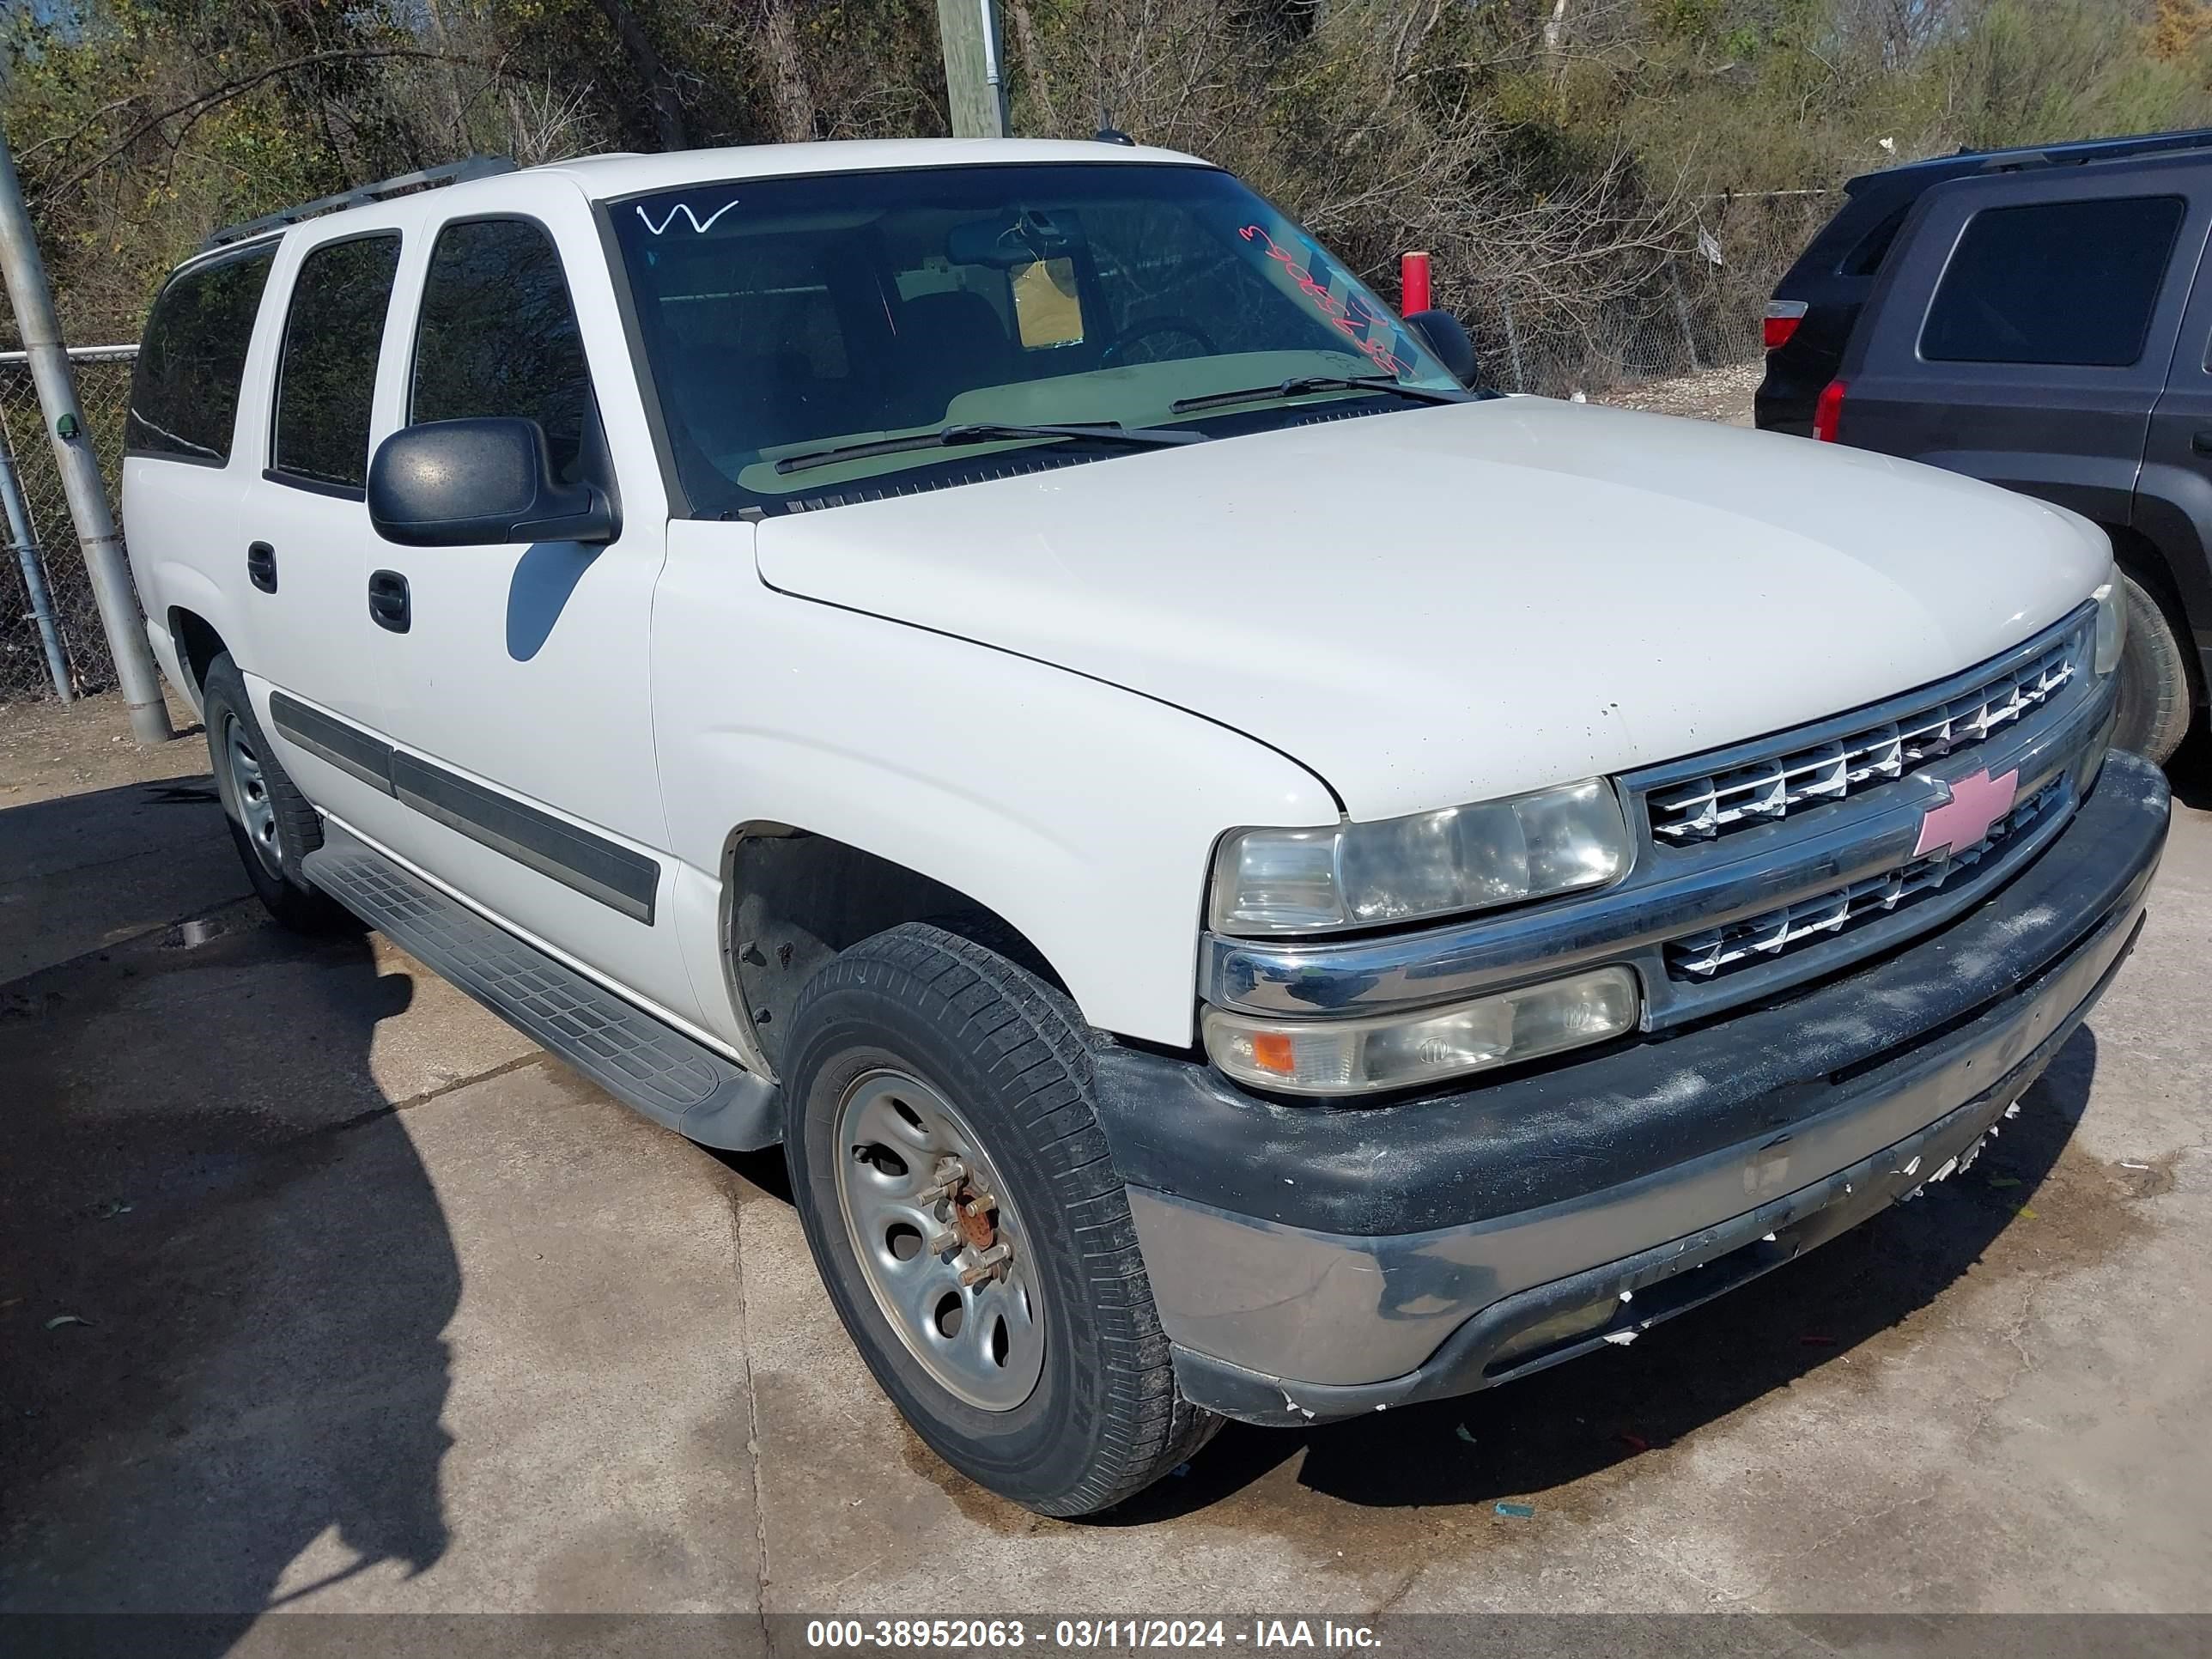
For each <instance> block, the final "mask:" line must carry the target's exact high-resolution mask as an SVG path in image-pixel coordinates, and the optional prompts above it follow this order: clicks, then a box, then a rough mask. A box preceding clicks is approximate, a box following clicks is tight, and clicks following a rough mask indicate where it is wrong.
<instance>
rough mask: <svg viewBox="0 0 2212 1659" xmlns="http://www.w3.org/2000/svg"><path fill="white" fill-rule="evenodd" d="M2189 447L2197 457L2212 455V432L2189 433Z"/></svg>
mask: <svg viewBox="0 0 2212 1659" xmlns="http://www.w3.org/2000/svg"><path fill="white" fill-rule="evenodd" d="M2189 447H2190V448H2191V449H2193V450H2195V451H2196V452H2197V453H2198V454H2199V455H2212V432H2194V433H2191V435H2190V437H2189Z"/></svg>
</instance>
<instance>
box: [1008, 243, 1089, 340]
mask: <svg viewBox="0 0 2212 1659" xmlns="http://www.w3.org/2000/svg"><path fill="white" fill-rule="evenodd" d="M1013 283H1014V321H1015V323H1016V324H1017V325H1018V326H1019V328H1020V330H1021V334H1022V346H1023V348H1024V349H1025V350H1030V351H1035V350H1036V349H1039V348H1040V347H1042V346H1064V345H1079V344H1080V343H1082V340H1083V301H1082V299H1081V297H1080V296H1079V295H1078V294H1077V292H1076V289H1075V261H1074V260H1073V259H1033V260H1031V261H1030V263H1029V264H1025V265H1024V266H1022V267H1021V268H1020V269H1019V270H1017V271H1015V272H1014V273H1013Z"/></svg>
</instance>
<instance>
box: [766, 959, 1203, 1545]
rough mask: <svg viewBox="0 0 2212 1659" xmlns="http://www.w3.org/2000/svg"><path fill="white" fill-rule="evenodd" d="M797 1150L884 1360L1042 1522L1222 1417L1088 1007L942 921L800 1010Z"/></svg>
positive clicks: (805, 1212)
mask: <svg viewBox="0 0 2212 1659" xmlns="http://www.w3.org/2000/svg"><path fill="white" fill-rule="evenodd" d="M791 1044H792V1046H791V1051H790V1065H789V1067H788V1075H787V1079H786V1100H787V1103H788V1104H787V1108H786V1110H787V1124H786V1128H785V1140H784V1146H785V1152H786V1156H787V1158H789V1159H790V1163H791V1174H792V1182H791V1184H792V1192H793V1197H794V1199H795V1200H796V1201H797V1204H798V1207H799V1219H800V1221H801V1223H802V1224H803V1225H804V1226H805V1231H806V1242H807V1244H808V1246H809V1248H810V1249H811V1250H812V1251H813V1254H814V1261H815V1265H816V1266H817V1267H819V1268H820V1270H821V1273H822V1278H823V1283H824V1284H825V1285H827V1286H828V1288H829V1297H830V1300H831V1302H832V1303H833V1304H835V1305H836V1310H837V1313H838V1316H839V1317H840V1318H841V1319H842V1320H843V1322H844V1324H845V1328H846V1330H847V1331H848V1333H849V1334H851V1336H852V1338H853V1341H854V1345H855V1346H857V1347H858V1348H859V1349H860V1356H861V1358H863V1359H865V1360H866V1362H867V1364H868V1369H869V1370H871V1371H872V1372H873V1373H874V1374H875V1377H876V1380H877V1382H878V1383H880V1384H881V1385H882V1387H883V1389H884V1393H886V1394H888V1395H890V1397H891V1400H892V1401H893V1403H895V1404H896V1406H897V1407H898V1408H899V1409H900V1411H901V1412H902V1413H904V1414H905V1416H906V1419H907V1420H908V1422H909V1423H911V1424H912V1425H914V1427H915V1431H916V1432H918V1433H919V1434H920V1435H921V1437H922V1438H923V1439H924V1440H926V1441H927V1442H928V1443H929V1445H930V1447H931V1449H933V1450H934V1451H935V1452H936V1453H937V1454H938V1455H939V1456H940V1457H942V1458H943V1459H944V1460H945V1462H948V1463H950V1464H951V1466H952V1467H953V1468H956V1469H957V1470H958V1471H959V1472H960V1473H961V1474H964V1475H966V1476H968V1477H969V1479H971V1480H975V1482H976V1483H977V1484H979V1485H981V1486H987V1487H989V1488H990V1489H991V1490H992V1491H994V1492H998V1493H1000V1494H1001V1495H1002V1496H1004V1497H1006V1498H1012V1500H1013V1501H1014V1502H1016V1503H1018V1504H1024V1505H1025V1506H1026V1507H1028V1508H1030V1509H1032V1510H1036V1511H1037V1512H1039V1513H1040V1514H1044V1515H1057V1516H1076V1515H1087V1514H1091V1513H1093V1512H1095V1511H1097V1510H1103V1509H1107V1508H1110V1507H1111V1506H1112V1505H1114V1504H1117V1503H1120V1502H1121V1500H1122V1499H1124V1498H1127V1497H1130V1496H1131V1495H1132V1494H1133V1493H1135V1492H1139V1491H1141V1490H1142V1489H1143V1488H1144V1487H1146V1486H1149V1485H1151V1484H1152V1482H1153V1481H1154V1480H1158V1478H1159V1477H1160V1476H1161V1475H1163V1474H1166V1473H1167V1472H1168V1471H1169V1470H1170V1469H1171V1468H1174V1467H1175V1466H1176V1464H1177V1463H1179V1462H1182V1461H1183V1459H1185V1458H1187V1457H1188V1456H1189V1455H1191V1454H1192V1453H1193V1452H1194V1451H1195V1450H1196V1449H1198V1448H1199V1447H1200V1446H1201V1445H1203V1444H1204V1443H1206V1441H1207V1440H1208V1439H1210V1438H1211V1437H1212V1434H1213V1431H1215V1430H1216V1429H1217V1428H1218V1426H1219V1425H1220V1419H1218V1418H1217V1417H1215V1416H1213V1415H1212V1414H1211V1413H1207V1412H1205V1411H1202V1410H1200V1409H1199V1408H1198V1407H1194V1406H1192V1405H1191V1404H1189V1403H1188V1401H1185V1400H1183V1399H1182V1395H1180V1394H1179V1393H1178V1392H1177V1391H1176V1382H1175V1369H1174V1366H1173V1364H1172V1363H1171V1362H1170V1358H1169V1354H1168V1341H1167V1338H1166V1336H1165V1334H1164V1333H1163V1332H1162V1331H1161V1329H1160V1324H1159V1316H1158V1312H1157V1310H1155V1309H1154V1307H1153V1304H1152V1291H1151V1286H1150V1285H1149V1283H1148V1282H1147V1281H1146V1277H1145V1270H1144V1263H1143V1261H1142V1258H1141V1257H1140V1256H1139V1252H1138V1249H1137V1241H1136V1232H1135V1228H1134V1226H1133V1224H1132V1222H1131V1220H1130V1218H1129V1205H1128V1200H1127V1194H1126V1192H1125V1191H1124V1189H1123V1187H1122V1184H1121V1177H1120V1176H1119V1175H1118V1174H1116V1172H1115V1169H1114V1163H1113V1158H1112V1157H1111V1155H1110V1153H1109V1150H1108V1148H1107V1146H1106V1139H1105V1136H1104V1134H1103V1132H1102V1131H1101V1130H1100V1128H1099V1127H1098V1122H1097V1116H1096V1115H1095V1113H1094V1112H1093V1110H1092V1107H1091V1048H1090V1039H1089V1036H1088V1034H1087V1032H1086V1030H1085V1027H1084V1025H1083V1024H1082V1022H1081V1019H1080V1018H1079V1016H1078V1015H1077V1014H1076V1012H1075V1010H1074V1009H1073V1006H1070V1005H1069V1004H1068V1003H1067V1001H1066V999H1065V998H1063V997H1061V996H1060V994H1058V993H1057V992H1055V991H1054V990H1053V989H1051V988H1050V987H1048V986H1047V985H1045V984H1044V982H1043V981H1041V980H1039V979H1038V978H1036V976H1035V975H1032V974H1030V973H1029V972H1028V971H1027V970H1025V969H1022V968H1018V967H1017V966H1015V965H1014V964H1013V963H1011V962H1009V961H1007V960H1006V958H1005V957H1001V956H1000V955H998V954H997V953H996V952H994V951H989V950H987V949H985V948H984V947H983V946H982V945H977V944H975V943H973V942H971V941H969V940H967V939H961V938H959V937H958V936H957V935H955V934H952V933H946V932H945V931H944V930H943V929H942V928H938V927H930V926H928V925H927V924H925V923H919V922H915V923H908V924H907V925H906V926H903V927H895V928H892V929H891V930H890V932H888V933H879V934H878V935H876V936H875V937H874V938H872V939H865V940H863V941H862V942H861V943H860V944H859V945H854V947H853V948H852V949H850V950H848V951H845V952H844V953H843V954H842V956H840V957H837V958H836V960H835V961H833V962H831V963H829V965H828V966H826V967H825V968H823V969H822V971H821V972H820V973H818V974H817V975H815V976H814V978H813V979H812V980H811V981H809V982H808V984H807V986H806V987H805V990H804V991H803V992H802V993H801V994H800V995H799V1004H798V1006H797V1007H796V1008H795V1009H794V1010H793V1014H792V1036H791Z"/></svg>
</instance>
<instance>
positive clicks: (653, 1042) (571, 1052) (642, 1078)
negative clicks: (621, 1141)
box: [304, 822, 783, 1152]
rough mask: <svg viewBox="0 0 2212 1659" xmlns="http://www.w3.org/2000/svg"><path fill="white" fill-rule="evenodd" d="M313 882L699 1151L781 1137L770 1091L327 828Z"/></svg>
mask: <svg viewBox="0 0 2212 1659" xmlns="http://www.w3.org/2000/svg"><path fill="white" fill-rule="evenodd" d="M304 867H305V869H306V870H307V874H308V876H309V877H310V878H312V879H313V882H314V884H315V885H316V886H318V887H319V888H321V889H322V890H323V891H325V893H328V894H329V895H330V896H331V897H332V898H334V899H336V900H337V902H339V903H340V904H343V905H344V906H345V908H347V909H349V910H350V911H352V912H353V913H354V914H355V915H357V916H359V917H360V918H361V919H362V921H365V922H367V923H368V925H369V926H370V927H374V928H375V929H376V930H377V931H378V932H379V933H383V934H385V935H386V937H387V938H389V939H392V941H393V942H394V943H395V944H397V945H399V946H400V947H401V948H403V949H404V950H405V951H408V952H409V953H410V954H411V955H413V956H415V957H419V958H420V959H421V960H422V962H424V963H427V964H428V966H430V967H432V968H435V969H437V971H438V972H439V974H440V975H442V976H443V977H444V978H446V979H448V980H451V981H453V983H454V984H455V985H458V986H459V987H460V988H461V989H462V990H464V991H465V992H467V993H468V994H470V995H471V996H472V997H474V998H475V999H476V1000H477V1001H478V1002H481V1003H482V1004H483V1006H485V1007H487V1008H489V1009H490V1010H491V1011H492V1012H494V1013H495V1014H497V1015H498V1016H499V1017H500V1018H502V1019H504V1020H506V1021H507V1024H510V1025H513V1027H515V1029H516V1030H520V1031H521V1032H522V1033H523V1034H524V1035H525V1036H528V1037H529V1038H531V1040H532V1041H533V1042H538V1043H539V1044H541V1045H542V1046H544V1048H549V1049H550V1050H552V1052H553V1053H554V1054H557V1055H559V1056H560V1057H561V1058H562V1060H566V1061H568V1064H569V1065H571V1066H574V1067H575V1068H576V1069H577V1070H578V1071H580V1072H581V1073H583V1074H584V1075H585V1076H586V1077H587V1078H589V1079H592V1082H594V1083H596V1084H598V1085H599V1086H600V1087H601V1088H602V1089H605V1091H607V1092H608V1093H609V1094H611V1095H612V1096H613V1097H615V1098H616V1099H617V1100H619V1101H621V1102H622V1103H623V1104H624V1105H626V1106H630V1107H634V1108H635V1109H637V1110H639V1111H641V1112H642V1113H644V1114H645V1115H646V1116H647V1117H649V1118H651V1119H652V1120H653V1121H654V1122H655V1123H659V1124H662V1125H664V1126H665V1127H668V1128H671V1129H673V1130H675V1131H676V1132H677V1133H678V1134H680V1135H684V1136H687V1137H689V1138H690V1139H693V1140H696V1141H697V1142H699V1143H700V1144H701V1145H702V1146H721V1147H726V1148H728V1149H730V1150H731V1151H733V1152H756V1151H758V1150H759V1149H760V1148H761V1147H763V1146H774V1145H775V1143H776V1142H777V1141H779V1140H781V1139H782V1138H783V1121H782V1112H781V1109H780V1107H779V1106H778V1104H777V1102H776V1091H775V1085H773V1084H771V1083H768V1082H766V1081H764V1080H763V1079H760V1078H758V1077H756V1076H754V1075H753V1073H750V1072H748V1071H745V1070H744V1069H743V1068H742V1067H740V1066H735V1065H732V1063H731V1062H730V1061H728V1060H725V1059H723V1058H722V1057H721V1056H720V1054H716V1053H714V1050H712V1049H711V1048H705V1047H703V1046H702V1045H701V1044H699V1043H697V1042H693V1041H692V1040H691V1039H690V1037H688V1036H684V1034H683V1033H682V1032H680V1031H675V1030H670V1029H669V1028H668V1027H667V1026H666V1025H664V1024H661V1023H660V1021H659V1020H657V1019H655V1018H653V1016H652V1015H650V1014H648V1013H646V1012H644V1011H642V1010H641V1009H639V1008H635V1007H633V1006H631V1005H630V1004H629V1003H627V1002H624V1001H623V1000H622V999H621V998H620V997H618V996H617V995H615V994H614V993H613V992H611V991H609V990H606V989H604V988H603V987H600V986H599V985H598V984H596V983H594V982H593V981H591V980H588V979H586V978H585V977H584V975H581V974H580V973H578V972H576V970H575V969H573V968H569V967H568V966H566V965H564V964H563V963H558V962H556V961H555V960H554V959H553V958H552V957H549V956H547V955H546V954H545V953H544V951H540V950H538V949H537V948H535V947H534V946H532V945H526V944H524V943H523V942H522V940H520V939H517V938H515V937H514V935H513V934H512V933H507V931H506V930H505V929H503V928H501V927H495V926H494V925H493V924H492V923H490V922H489V921H485V920H484V919H483V917H482V916H480V915H477V913H476V912H475V911H473V910H471V909H470V908H468V907H467V906H465V905H464V904H461V903H459V902H456V901H454V900H453V899H450V898H447V896H445V895H444V894H443V893H441V892H440V891H438V890H437V889H435V888H434V887H432V886H430V885H429V884H428V883H425V882H422V881H419V880H417V879H416V878H415V877H413V876H411V875H410V874H409V873H408V872H406V871H404V870H403V869H401V868H400V867H399V866H398V865H396V864H394V863H393V862H392V860H390V859H387V858H386V857H385V856H384V855H383V854H380V853H378V852H375V851H374V850H373V849H372V848H368V847H365V846H363V845H362V843H361V842H360V841H358V840H356V838H355V837H354V836H349V835H348V834H347V833H346V832H345V831H344V830H343V829H340V828H339V827H338V826H337V824H335V823H327V822H326V823H325V824H324V827H323V844H322V846H320V847H319V848H317V849H316V850H315V851H313V852H312V853H310V854H307V859H306V860H305V865H304Z"/></svg>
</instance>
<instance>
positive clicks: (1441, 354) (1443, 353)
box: [1406, 311, 1481, 389]
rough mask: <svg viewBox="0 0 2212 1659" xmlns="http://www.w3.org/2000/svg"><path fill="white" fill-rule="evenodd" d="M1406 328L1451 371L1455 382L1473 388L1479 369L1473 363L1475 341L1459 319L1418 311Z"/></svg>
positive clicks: (1443, 312) (1447, 312) (1449, 314)
mask: <svg viewBox="0 0 2212 1659" xmlns="http://www.w3.org/2000/svg"><path fill="white" fill-rule="evenodd" d="M1406 326H1407V328H1410V329H1412V330H1413V332H1414V333H1416V334H1418V335H1419V336H1420V337H1421V343H1422V344H1423V345H1425V346H1426V347H1428V349H1429V350H1430V351H1431V353H1433V354H1434V356H1435V357H1436V359H1437V362H1440V363H1442V364H1443V366H1444V367H1445V368H1448V369H1449V370H1451V372H1452V376H1453V378H1454V379H1455V380H1458V382H1459V383H1460V384H1461V385H1462V386H1467V387H1468V388H1470V389H1472V388H1473V387H1474V382H1475V377H1476V376H1477V375H1478V374H1480V372H1481V370H1480V365H1479V364H1477V363H1476V362H1475V360H1474V341H1473V340H1472V339H1470V338H1468V332H1467V329H1466V326H1465V325H1463V324H1462V323H1461V321H1460V319H1458V318H1456V317H1455V316H1453V315H1452V314H1451V313H1449V311H1417V312H1415V313H1413V315H1412V316H1410V317H1408V318H1407V319H1406Z"/></svg>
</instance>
